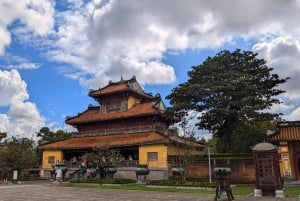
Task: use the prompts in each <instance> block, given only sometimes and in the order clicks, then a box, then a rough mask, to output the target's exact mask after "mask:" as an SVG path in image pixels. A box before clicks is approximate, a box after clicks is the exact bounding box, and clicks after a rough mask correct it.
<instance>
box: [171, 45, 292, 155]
mask: <svg viewBox="0 0 300 201" xmlns="http://www.w3.org/2000/svg"><path fill="white" fill-rule="evenodd" d="M272 70H273V69H272V68H269V67H268V66H267V65H266V61H265V60H264V59H259V58H257V53H254V52H252V51H243V52H242V51H241V50H239V49H237V50H235V51H234V52H230V51H228V50H225V51H221V52H220V53H218V54H217V55H216V56H214V57H212V58H211V57H208V58H207V59H206V60H205V61H204V62H203V64H201V65H199V66H193V67H192V70H191V71H189V72H188V75H189V79H188V81H187V82H185V83H182V84H180V85H179V86H178V87H175V88H174V89H172V91H171V94H169V95H168V96H167V97H166V98H167V99H169V100H170V104H171V106H172V107H170V108H168V114H169V115H170V114H171V115H173V116H174V115H177V114H180V116H182V113H183V114H186V113H187V112H188V111H190V110H196V111H198V112H201V113H202V116H201V117H199V122H198V123H197V124H196V125H197V126H198V127H199V128H200V129H206V130H208V131H210V132H211V133H212V134H213V136H214V137H217V138H218V145H219V146H218V149H219V151H222V152H224V151H227V152H228V151H231V143H232V140H233V135H242V134H245V130H243V129H242V128H245V129H250V128H252V126H254V127H258V126H257V125H259V124H261V123H262V122H267V123H268V122H270V121H274V120H276V118H278V117H279V115H280V114H276V113H271V112H270V111H269V110H268V109H270V108H271V107H272V106H273V105H274V104H280V101H279V100H278V99H276V96H277V95H279V94H281V93H284V91H283V90H281V89H278V88H277V87H278V86H279V85H280V84H282V83H285V82H286V81H287V80H288V79H289V78H284V79H281V78H279V76H278V75H277V74H271V71H272ZM241 129H242V130H243V132H242V134H239V133H237V132H238V130H239V131H241ZM235 137H236V136H235ZM252 143H254V142H252Z"/></svg>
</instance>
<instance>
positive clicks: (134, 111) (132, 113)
mask: <svg viewBox="0 0 300 201" xmlns="http://www.w3.org/2000/svg"><path fill="white" fill-rule="evenodd" d="M156 102H157V101H153V102H147V103H140V104H137V105H134V106H133V107H132V108H130V109H129V110H127V111H123V112H113V113H104V114H102V113H100V112H99V107H89V108H88V109H87V110H86V111H84V112H83V113H80V114H78V115H77V116H75V117H71V118H67V119H66V123H67V124H76V123H84V122H95V121H107V120H113V119H119V118H132V117H138V116H148V115H153V114H159V113H160V111H159V110H158V109H157V108H155V107H154V105H155V103H156Z"/></svg>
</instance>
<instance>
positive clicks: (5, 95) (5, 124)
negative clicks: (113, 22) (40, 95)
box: [0, 70, 45, 138]
mask: <svg viewBox="0 0 300 201" xmlns="http://www.w3.org/2000/svg"><path fill="white" fill-rule="evenodd" d="M28 99H29V95H28V92H27V85H26V83H25V82H24V80H22V78H21V76H20V74H19V72H18V71H17V70H11V71H0V107H1V106H7V107H8V108H9V111H8V113H7V114H0V132H7V135H8V138H10V137H12V136H15V137H28V138H32V137H34V136H35V132H37V131H39V129H40V128H41V127H42V126H43V125H45V119H44V118H43V117H42V116H41V115H40V113H39V111H38V109H37V107H36V105H35V104H34V103H32V102H30V101H28Z"/></svg>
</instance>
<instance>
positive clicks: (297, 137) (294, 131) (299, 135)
mask: <svg viewBox="0 0 300 201" xmlns="http://www.w3.org/2000/svg"><path fill="white" fill-rule="evenodd" d="M267 141H269V142H276V141H300V127H282V128H280V129H279V132H278V133H275V134H272V135H270V136H269V137H268V139H267Z"/></svg>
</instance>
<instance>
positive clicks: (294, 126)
mask: <svg viewBox="0 0 300 201" xmlns="http://www.w3.org/2000/svg"><path fill="white" fill-rule="evenodd" d="M267 141H268V142H270V143H272V144H274V145H276V146H277V148H278V153H279V166H280V172H281V176H282V178H284V179H285V180H286V181H289V180H294V181H296V180H300V121H286V122H279V123H278V129H277V132H276V133H274V134H271V135H269V136H268V138H267Z"/></svg>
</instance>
